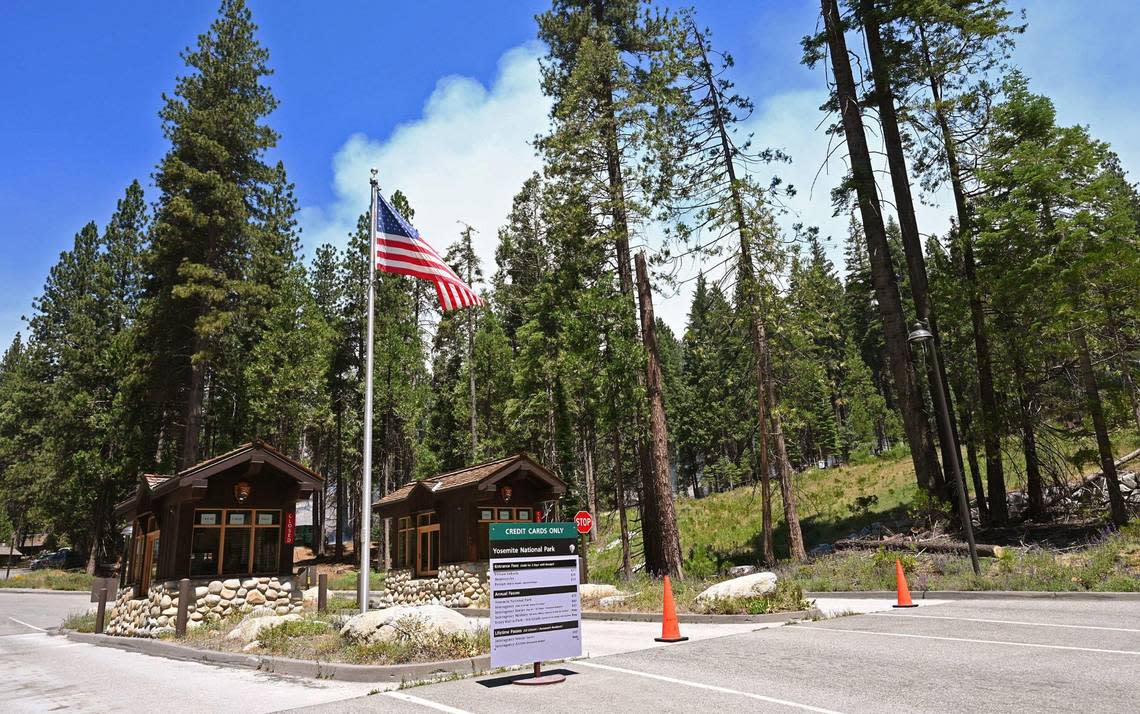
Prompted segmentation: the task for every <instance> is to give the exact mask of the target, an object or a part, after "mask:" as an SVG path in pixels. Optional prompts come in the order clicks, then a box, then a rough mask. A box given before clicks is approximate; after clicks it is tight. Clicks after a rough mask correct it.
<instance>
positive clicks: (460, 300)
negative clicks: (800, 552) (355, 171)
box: [372, 191, 483, 312]
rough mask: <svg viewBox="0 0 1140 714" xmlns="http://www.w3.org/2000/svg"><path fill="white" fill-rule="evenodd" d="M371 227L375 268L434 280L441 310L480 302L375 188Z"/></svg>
mask: <svg viewBox="0 0 1140 714" xmlns="http://www.w3.org/2000/svg"><path fill="white" fill-rule="evenodd" d="M372 231H373V236H374V237H375V239H376V269H377V270H383V271H384V272H386V273H399V274H400V275H411V276H412V277H414V278H419V279H421V280H430V281H431V282H432V283H434V284H435V292H436V294H437V295H438V296H439V306H440V307H441V308H443V311H444V312H447V311H448V310H456V309H458V308H461V307H471V306H472V305H482V304H483V299H482V298H480V297H479V296H478V295H476V294H475V291H474V290H472V289H471V286H469V285H468V284H467V283H465V282H463V279H462V278H460V277H459V276H458V275H456V274H455V271H454V270H452V269H451V268H450V267H448V265H447V263H445V262H444V261H443V258H441V257H440V256H439V253H436V252H435V249H434V248H432V247H431V246H430V245H428V244H427V241H425V240H424V239H423V238H421V237H420V234H419V231H417V230H416V229H415V228H412V226H411V224H410V223H408V222H407V221H405V220H404V217H403V216H401V215H400V214H399V213H397V212H396V209H394V208H392V206H391V205H390V204H389V203H388V202H387V201H385V200H384V196H382V195H381V194H380V192H379V191H377V192H376V217H375V223H374V224H373V226H372Z"/></svg>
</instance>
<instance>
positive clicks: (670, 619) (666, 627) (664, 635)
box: [653, 575, 689, 642]
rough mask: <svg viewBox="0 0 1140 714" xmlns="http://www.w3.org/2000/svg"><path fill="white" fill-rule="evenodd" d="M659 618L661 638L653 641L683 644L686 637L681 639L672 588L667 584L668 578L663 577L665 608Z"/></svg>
mask: <svg viewBox="0 0 1140 714" xmlns="http://www.w3.org/2000/svg"><path fill="white" fill-rule="evenodd" d="M664 610H665V612H664V615H663V616H662V618H661V636H660V637H654V638H653V639H654V640H656V641H658V642H684V641H685V640H687V639H689V638H688V637H681V626H680V625H679V624H678V623H677V606H676V605H675V604H674V603H673V586H672V585H670V584H669V576H668V575H666V576H665V607H664Z"/></svg>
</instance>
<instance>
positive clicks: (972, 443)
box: [956, 389, 990, 525]
mask: <svg viewBox="0 0 1140 714" xmlns="http://www.w3.org/2000/svg"><path fill="white" fill-rule="evenodd" d="M956 391H957V392H958V405H959V407H958V408H959V409H960V410H961V417H960V421H961V422H962V434H963V436H964V437H965V439H964V440H965V442H966V462H967V463H968V464H969V465H970V481H971V482H972V483H973V484H974V496H975V500H976V501H977V506H978V523H980V524H982V525H987V524H988V523H989V522H990V509H989V506H988V504H987V503H986V491H985V489H984V488H983V487H982V472H981V469H979V468H978V439H977V434H975V433H974V423H973V415H972V414H971V413H970V409H969V408H968V407H967V406H966V404H965V400H964V399H963V398H962V391H963V390H962V389H958V390H956Z"/></svg>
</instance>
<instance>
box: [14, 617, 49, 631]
mask: <svg viewBox="0 0 1140 714" xmlns="http://www.w3.org/2000/svg"><path fill="white" fill-rule="evenodd" d="M8 619H9V620H11V621H12V622H14V623H16V624H17V625H23V626H24V627H30V628H32V629H33V630H38V631H40V632H47V630H45V629H44V628H42V627H36V626H35V625H31V624H28V623H27V622H24V621H23V620H17V619H16V618H14V617H11V616H9V617H8Z"/></svg>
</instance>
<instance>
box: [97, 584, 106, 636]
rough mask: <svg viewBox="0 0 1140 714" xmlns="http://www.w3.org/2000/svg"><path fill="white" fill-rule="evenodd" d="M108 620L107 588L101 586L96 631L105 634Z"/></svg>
mask: <svg viewBox="0 0 1140 714" xmlns="http://www.w3.org/2000/svg"><path fill="white" fill-rule="evenodd" d="M106 620H107V588H99V609H98V610H96V611H95V633H96V634H99V635H101V634H103V626H104V624H105V623H106Z"/></svg>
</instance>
